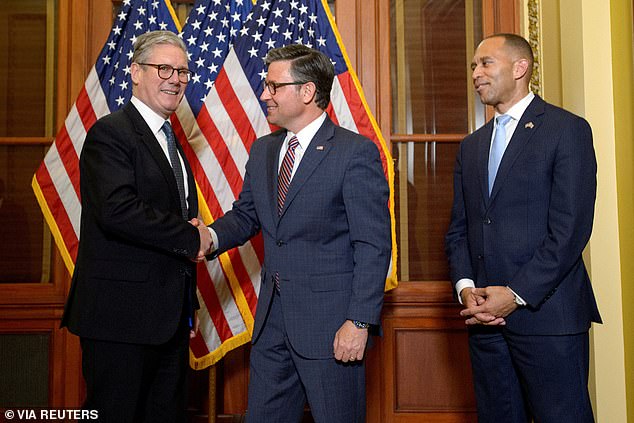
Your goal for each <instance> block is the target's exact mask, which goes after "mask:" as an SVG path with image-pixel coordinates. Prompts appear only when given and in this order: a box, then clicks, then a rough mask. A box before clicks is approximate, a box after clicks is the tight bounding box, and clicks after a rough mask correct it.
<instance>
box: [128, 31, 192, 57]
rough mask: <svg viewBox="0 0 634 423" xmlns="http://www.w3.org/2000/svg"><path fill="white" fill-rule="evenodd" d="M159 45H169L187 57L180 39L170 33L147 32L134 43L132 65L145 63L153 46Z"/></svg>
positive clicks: (185, 49) (185, 48)
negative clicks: (178, 49)
mask: <svg viewBox="0 0 634 423" xmlns="http://www.w3.org/2000/svg"><path fill="white" fill-rule="evenodd" d="M159 44H170V45H173V46H175V47H178V48H180V49H181V50H183V53H185V57H187V47H185V43H184V42H183V40H182V39H180V38H179V37H178V35H176V34H175V33H173V32H171V31H149V32H146V33H145V34H141V35H139V36H138V37H137V39H136V41H135V42H134V46H133V47H134V53H133V55H132V62H133V63H144V62H147V61H148V59H149V57H150V54H152V49H153V48H154V46H156V45H159Z"/></svg>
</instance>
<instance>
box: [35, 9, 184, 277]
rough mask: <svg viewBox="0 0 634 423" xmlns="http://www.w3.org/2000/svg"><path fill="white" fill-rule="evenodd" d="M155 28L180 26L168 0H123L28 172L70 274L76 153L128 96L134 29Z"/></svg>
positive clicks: (75, 228)
mask: <svg viewBox="0 0 634 423" xmlns="http://www.w3.org/2000/svg"><path fill="white" fill-rule="evenodd" d="M157 29H162V30H167V31H174V32H177V31H178V30H179V29H180V28H179V27H178V24H177V20H176V15H175V14H174V10H173V9H172V6H171V5H170V3H169V0H124V1H123V3H122V5H121V8H120V10H119V13H118V14H117V15H116V17H115V21H114V23H113V26H112V30H111V31H110V35H109V36H108V41H107V42H106V44H105V45H104V47H103V49H102V50H101V53H99V58H98V59H97V63H95V65H94V66H93V67H92V69H91V70H90V72H89V73H88V78H87V79H86V82H85V83H84V86H83V88H82V89H81V91H80V93H79V96H78V97H77V100H76V101H75V104H73V107H72V108H71V110H70V112H69V113H68V116H67V117H66V120H65V122H64V125H63V126H62V128H61V129H60V130H59V132H58V133H57V136H56V137H55V142H54V143H53V145H51V148H50V149H49V151H48V152H47V153H46V156H45V157H44V160H43V161H42V163H41V164H40V167H39V168H38V169H37V171H36V172H35V175H34V176H33V180H32V183H31V185H32V187H33V191H34V192H35V196H36V197H37V200H38V202H39V204H40V207H41V209H42V212H43V213H44V218H45V219H46V221H47V223H48V225H49V227H50V229H51V232H52V234H53V237H54V238H55V242H56V244H57V246H58V248H59V250H60V252H61V255H62V258H63V259H64V263H65V264H66V267H67V268H68V271H69V272H70V273H71V274H72V273H73V271H74V269H75V259H76V258H77V247H78V244H79V236H80V234H79V222H80V216H81V199H80V194H79V155H80V153H81V149H82V147H83V145H84V140H85V139H86V132H88V130H89V129H90V127H91V126H92V125H93V124H94V123H95V122H96V121H97V119H99V118H100V117H102V116H104V115H107V114H109V113H111V112H114V111H115V110H117V109H119V108H120V107H121V106H123V105H124V104H125V103H127V102H128V101H129V100H130V97H132V81H131V80H130V59H131V58H132V44H133V43H134V41H136V38H137V37H138V36H139V35H141V34H143V33H144V32H147V31H152V30H157Z"/></svg>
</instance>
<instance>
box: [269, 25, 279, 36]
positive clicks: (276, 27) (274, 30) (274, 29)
mask: <svg viewBox="0 0 634 423" xmlns="http://www.w3.org/2000/svg"><path fill="white" fill-rule="evenodd" d="M269 29H270V30H271V33H275V34H279V32H280V31H279V29H280V26H279V25H277V24H276V23H273V24H272V25H271V26H270V27H269Z"/></svg>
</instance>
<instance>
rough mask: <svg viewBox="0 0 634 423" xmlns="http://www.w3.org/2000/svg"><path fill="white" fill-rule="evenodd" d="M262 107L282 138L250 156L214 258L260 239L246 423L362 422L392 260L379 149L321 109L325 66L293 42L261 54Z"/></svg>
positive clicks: (217, 226)
mask: <svg viewBox="0 0 634 423" xmlns="http://www.w3.org/2000/svg"><path fill="white" fill-rule="evenodd" d="M266 63H267V65H268V74H267V77H266V80H265V81H264V91H263V93H262V96H261V100H262V101H264V102H265V103H266V108H267V119H268V121H269V123H271V124H274V125H277V126H279V127H281V128H282V129H281V130H279V131H277V132H274V133H272V134H270V135H267V136H265V137H262V138H260V139H258V140H257V141H256V142H255V143H254V144H253V147H252V148H251V152H250V155H249V161H248V163H247V165H246V173H245V178H244V186H243V188H242V192H241V194H240V196H239V198H238V200H237V201H236V202H235V203H234V205H233V209H232V210H230V211H229V212H227V213H226V214H225V216H224V217H222V218H220V219H218V220H217V221H215V222H214V223H213V224H212V225H211V228H212V229H213V231H214V232H215V234H214V246H215V247H216V248H217V250H216V251H215V253H214V254H215V255H217V254H219V253H222V252H224V251H226V250H228V249H229V248H233V247H235V246H237V245H241V244H243V243H244V242H246V241H247V240H249V239H250V238H251V237H252V236H254V235H255V234H256V233H258V232H259V231H260V230H261V231H262V234H263V238H264V256H265V258H264V265H263V268H262V284H261V288H260V294H259V300H258V307H257V312H256V316H255V324H254V329H253V338H252V339H253V341H252V342H253V346H252V350H251V359H250V360H251V364H250V366H251V369H250V380H249V400H248V411H247V421H249V422H262V423H264V422H266V423H273V422H293V421H295V422H298V421H300V419H301V415H302V412H303V409H304V404H305V402H306V400H308V403H309V404H310V408H311V412H312V414H313V418H314V419H315V421H316V422H323V423H337V422H340V423H352V422H364V421H365V378H364V374H365V371H364V363H363V357H364V351H365V348H366V342H367V339H368V328H369V327H370V326H378V325H379V324H380V314H381V307H382V304H383V289H384V286H385V277H386V275H387V269H388V266H389V261H390V251H391V237H390V218H389V213H388V193H389V190H388V185H387V182H386V179H385V176H384V173H383V169H382V166H381V160H380V157H379V151H378V149H377V147H376V146H375V145H374V144H373V143H372V142H371V141H370V140H368V139H367V138H364V137H362V136H360V135H358V134H355V133H353V132H350V131H348V130H345V129H343V128H340V127H338V126H336V125H335V124H333V122H332V121H331V120H330V119H329V118H328V116H327V115H326V113H325V112H324V110H325V109H326V107H327V106H328V103H329V101H330V90H331V88H332V83H333V78H334V68H333V66H332V64H331V63H330V60H329V59H328V57H327V56H325V55H324V54H323V53H320V52H318V51H316V50H313V49H310V48H308V47H306V46H303V45H290V46H286V47H282V48H278V49H273V50H271V51H270V52H269V53H268V55H267V58H266Z"/></svg>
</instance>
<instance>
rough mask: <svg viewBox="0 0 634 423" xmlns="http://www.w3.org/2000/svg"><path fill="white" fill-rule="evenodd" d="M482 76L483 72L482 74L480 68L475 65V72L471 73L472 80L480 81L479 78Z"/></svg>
mask: <svg viewBox="0 0 634 423" xmlns="http://www.w3.org/2000/svg"><path fill="white" fill-rule="evenodd" d="M481 74H482V72H481V69H480V66H478V65H475V66H474V67H473V71H472V72H471V79H473V80H474V81H475V80H476V79H478V77H479V76H480V75H481Z"/></svg>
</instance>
